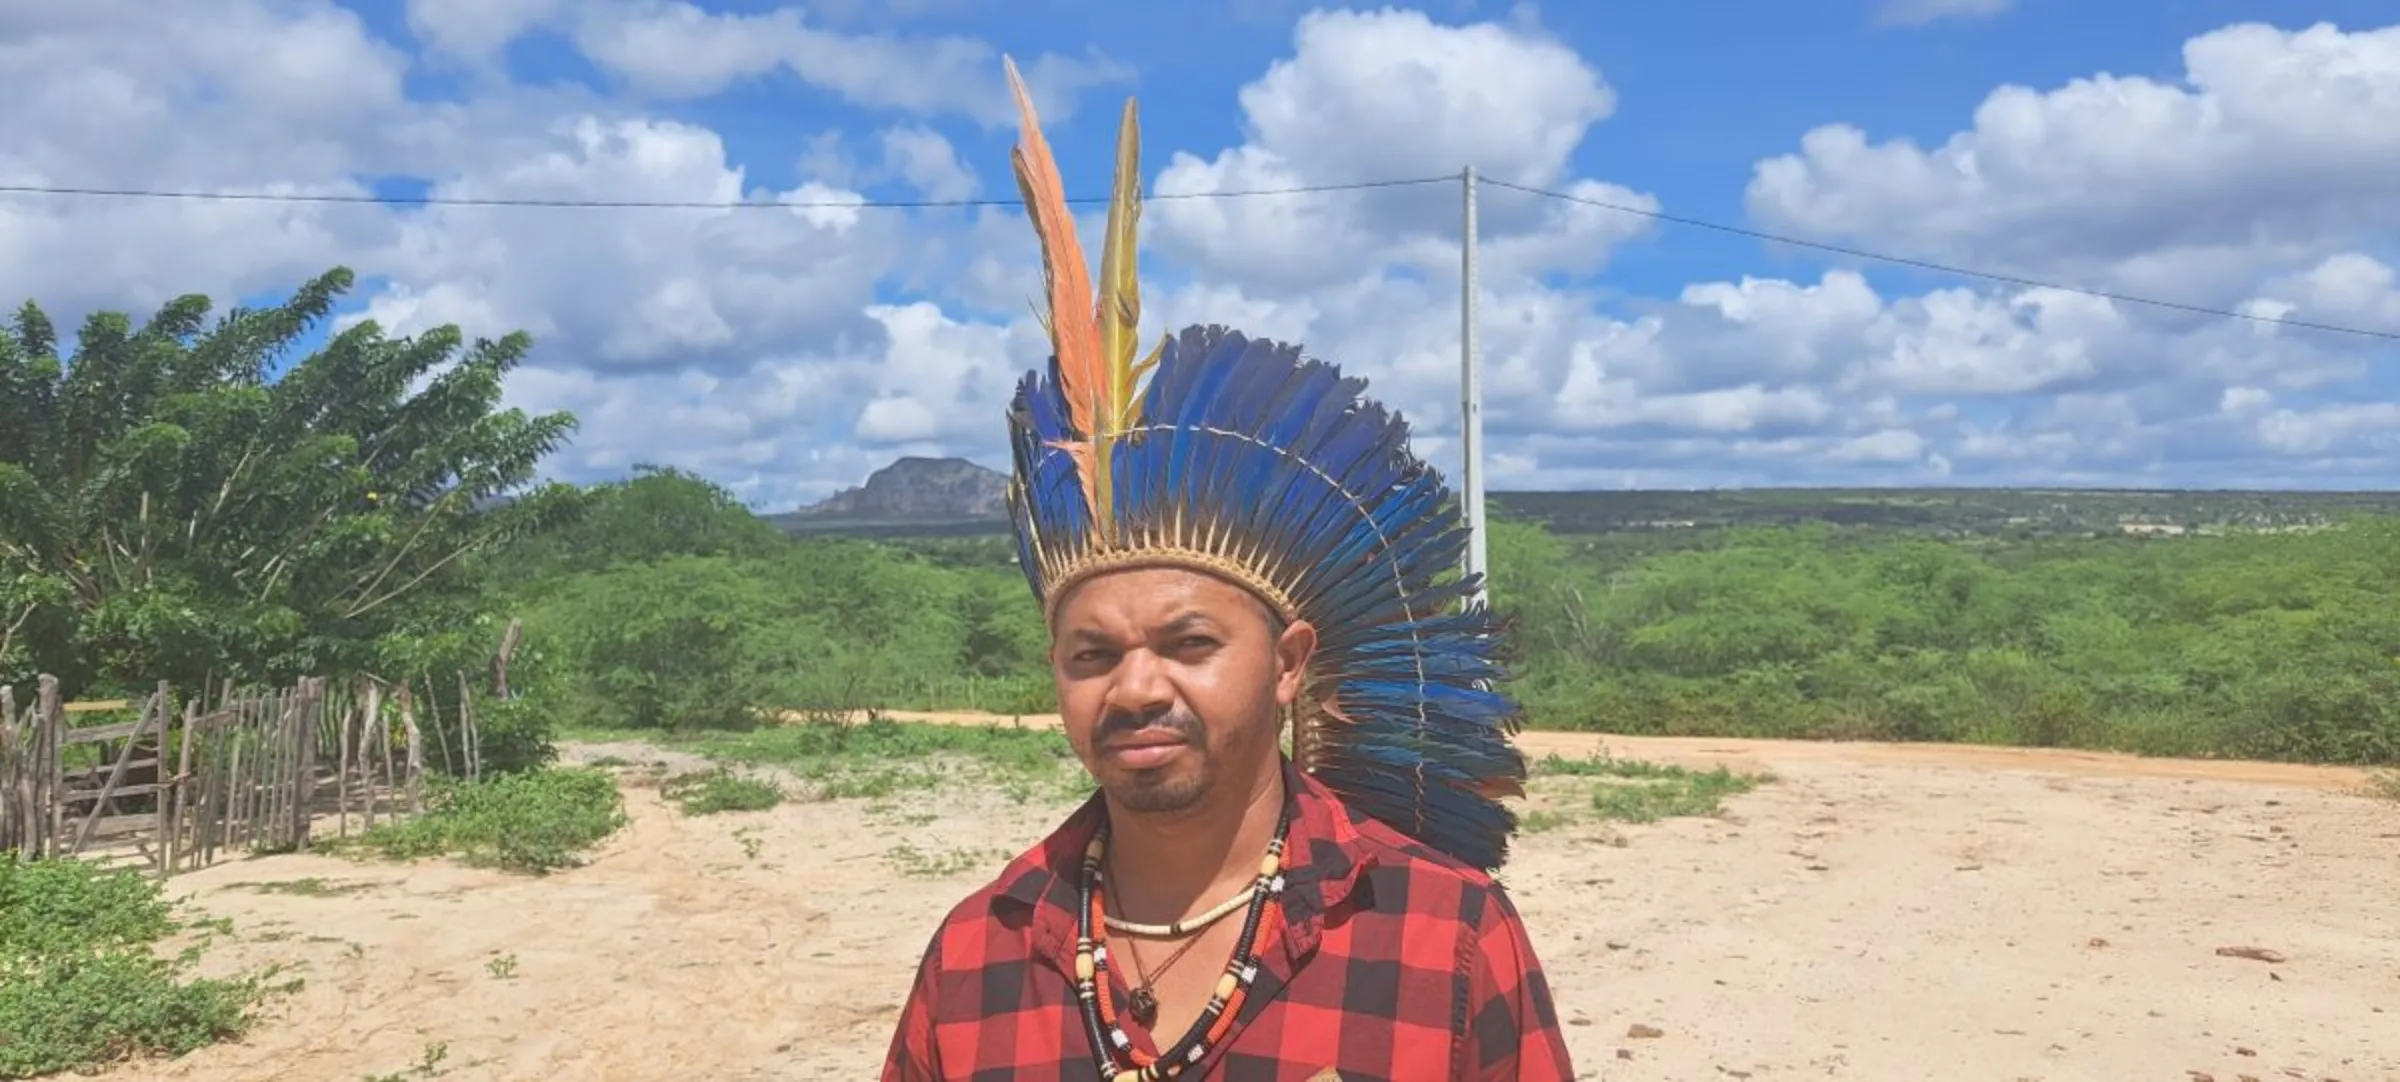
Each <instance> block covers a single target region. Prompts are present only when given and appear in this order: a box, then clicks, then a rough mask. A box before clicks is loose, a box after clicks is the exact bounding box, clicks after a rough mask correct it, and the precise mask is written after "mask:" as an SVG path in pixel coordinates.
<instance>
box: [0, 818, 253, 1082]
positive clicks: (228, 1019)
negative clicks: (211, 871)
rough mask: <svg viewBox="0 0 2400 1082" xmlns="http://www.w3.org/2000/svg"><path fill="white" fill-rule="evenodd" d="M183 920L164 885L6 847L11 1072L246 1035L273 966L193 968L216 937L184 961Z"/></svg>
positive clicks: (4, 996)
mask: <svg viewBox="0 0 2400 1082" xmlns="http://www.w3.org/2000/svg"><path fill="white" fill-rule="evenodd" d="M191 929H199V930H202V931H203V932H204V933H212V934H213V933H221V932H223V931H226V930H227V929H226V928H225V927H224V926H222V925H221V923H220V922H191V923H184V922H179V921H178V920H176V918H175V914H174V912H173V910H172V907H171V906H170V905H169V903H168V902H167V901H166V900H165V899H164V898H163V897H162V895H161V892H160V889H159V886H158V884H156V883H154V882H152V881H151V880H149V879H148V878H147V877H145V876H143V875H142V874H140V873H138V872H133V871H125V870H116V871H111V870H104V869H101V868H98V867H96V866H94V865H91V864H88V863H85V862H82V861H76V860H44V861H32V862H21V861H19V860H18V859H17V857H16V856H15V855H14V854H0V1079H21V1078H35V1077H39V1076H42V1075H49V1074H55V1073H58V1072H61V1071H70V1070H86V1069H89V1068H93V1067H96V1066H99V1065H102V1064H108V1063H115V1062H119V1061H123V1060H128V1059H134V1058H139V1057H145V1056H160V1055H164V1056H179V1055H182V1054H184V1053H186V1052H190V1051H192V1050H193V1049H196V1048H200V1047H202V1046H205V1045H208V1044H213V1043H215V1042H217V1041H222V1040H228V1039H231V1038H234V1037H238V1036H240V1035H241V1034H242V1033H243V1032H245V1031H246V1030H247V1029H248V1028H249V1026H250V1023H251V1021H252V1014H251V1009H252V1007H253V1006H255V1004H256V1003H257V1002H258V1000H259V999H260V998H262V997H263V996H264V995H266V994H268V993H270V992H274V991H283V990H288V989H289V988H291V987H296V985H283V986H279V987H269V986H268V985H266V984H265V981H266V980H267V979H268V978H269V977H271V976H272V975H273V973H274V971H273V970H265V971H261V972H259V973H257V974H254V975H251V976H248V977H243V978H240V979H231V980H222V979H202V978H190V977H188V976H187V974H188V971H189V969H190V968H191V966H192V965H193V964H194V963H195V962H196V961H198V959H199V956H200V954H201V953H202V951H203V949H204V947H205V945H206V943H207V940H208V938H209V935H208V934H204V935H203V936H202V937H201V941H200V942H199V943H197V944H195V945H193V946H191V947H189V948H186V949H185V950H184V951H183V952H181V953H180V954H178V955H177V956H175V957H173V958H166V957H161V956H160V955H159V954H158V953H157V946H158V944H159V942H160V941H161V940H164V939H165V938H166V937H167V936H169V935H172V934H174V933H176V932H178V931H184V930H191Z"/></svg>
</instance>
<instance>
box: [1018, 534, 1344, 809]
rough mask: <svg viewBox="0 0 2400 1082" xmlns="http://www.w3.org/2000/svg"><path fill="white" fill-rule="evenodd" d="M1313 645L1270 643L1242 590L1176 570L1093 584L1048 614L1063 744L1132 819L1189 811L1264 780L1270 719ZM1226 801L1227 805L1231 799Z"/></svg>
mask: <svg viewBox="0 0 2400 1082" xmlns="http://www.w3.org/2000/svg"><path fill="white" fill-rule="evenodd" d="M1315 646H1316V633H1315V631H1314V629H1312V628H1310V627H1309V626H1308V625H1307V624H1305V623H1295V624H1292V625H1290V626H1288V627H1285V628H1282V629H1281V630H1280V631H1278V629H1277V628H1276V626H1275V620H1274V617H1273V615H1272V614H1271V613H1270V612H1269V611H1268V610H1267V607H1266V606H1265V605H1264V604H1262V603H1261V602H1260V601H1259V600H1258V599H1257V598H1255V597H1253V596H1252V595H1251V594H1250V593H1249V592H1247V591H1245V590H1243V589H1241V588H1239V587H1237V586H1234V585H1232V584H1230V583H1227V582H1225V581H1224V580H1222V579H1218V578H1215V577H1212V576H1209V575H1203V574H1199V573H1197V572H1192V571H1184V570H1181V569H1177V568H1139V569H1134V570H1128V571H1118V572H1112V573H1109V574H1105V575H1100V576H1095V577H1094V578H1092V579H1090V580H1087V581H1086V582H1084V583H1083V584H1082V585H1080V586H1077V587H1076V588H1075V590H1074V592H1073V593H1071V594H1070V595H1068V596H1067V597H1066V598H1065V600H1064V602H1063V603H1062V604H1060V605H1059V607H1058V614H1057V617H1056V624H1055V626H1054V627H1053V629H1052V632H1051V653H1050V663H1051V674H1052V677H1053V678H1054V680H1055V681H1056V683H1057V686H1058V702H1059V713H1060V715H1061V717H1062V718H1063V719H1064V720H1065V725H1066V731H1067V740H1068V742H1069V743H1070V744H1072V745H1073V746H1074V748H1075V754H1076V755H1078V756H1079V757H1081V758H1082V760H1083V765H1084V767H1085V769H1088V770H1090V771H1091V773H1092V777H1093V778H1094V779H1096V780H1097V781H1098V782H1099V783H1100V787H1101V789H1102V790H1104V791H1106V792H1107V793H1108V795H1109V796H1110V797H1111V798H1113V799H1114V800H1115V801H1116V802H1117V803H1118V804H1120V805H1122V806H1123V807H1125V808H1127V809H1129V810H1132V811H1139V812H1154V813H1169V814H1171V813H1178V812H1185V811H1190V810H1192V809H1193V808H1196V807H1199V806H1200V805H1201V804H1202V803H1203V802H1204V801H1206V800H1207V799H1208V797H1209V795H1210V794H1211V793H1215V792H1219V791H1220V790H1221V789H1224V788H1227V787H1230V788H1232V789H1234V790H1235V791H1237V793H1246V792H1248V791H1249V790H1250V788H1251V786H1252V785H1253V784H1254V783H1255V782H1256V781H1257V780H1258V778H1259V774H1260V773H1261V772H1262V771H1267V770H1274V769H1277V764H1278V763H1279V748H1278V746H1277V739H1278V737H1279V736H1280V729H1281V720H1282V712H1281V707H1283V706H1284V705H1286V704H1289V703H1290V702H1291V701H1292V700H1293V698H1294V697H1295V696H1297V695H1298V694H1299V691H1300V679H1301V674H1302V672H1303V670H1304V669H1305V667H1306V664H1307V661H1308V655H1309V652H1310V651H1311V650H1313V649H1314V648H1315ZM1237 799H1238V797H1237Z"/></svg>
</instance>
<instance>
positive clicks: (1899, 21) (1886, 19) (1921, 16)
mask: <svg viewBox="0 0 2400 1082" xmlns="http://www.w3.org/2000/svg"><path fill="white" fill-rule="evenodd" d="M2016 6H2017V0H1883V4H1882V6H1881V7H1879V8H1877V9H1876V11H1875V20H1876V21H1877V22H1880V23H1883V24H1885V25H1887V26H1923V25H1925V24H1926V23H1930V22H1938V21H1940V20H1942V19H1985V18H1990V17H1991V16H1994V15H1998V14H2001V13H2002V12H2005V11H2007V10H2009V9H2010V8H2013V7H2016Z"/></svg>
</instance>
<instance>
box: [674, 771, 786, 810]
mask: <svg viewBox="0 0 2400 1082" xmlns="http://www.w3.org/2000/svg"><path fill="white" fill-rule="evenodd" d="M658 795H660V796H662V797H665V798H666V799H668V800H671V801H674V802H675V803H676V805H677V806H679V807H681V808H682V809H683V814H685V815H715V814H717V813H719V812H749V811H766V810H767V809H769V808H772V807H775V806H776V805H778V804H781V803H783V787H782V786H780V785H777V784H775V783H774V782H771V781H768V780H766V779H764V778H754V777H750V776H748V775H744V774H736V773H734V772H732V771H730V770H726V769H724V768H722V767H720V768H718V769H716V770H712V771H709V772H707V773H704V774H681V775H677V776H676V777H672V778H668V779H667V780H666V781H665V782H664V783H662V784H661V785H660V786H659V787H658Z"/></svg>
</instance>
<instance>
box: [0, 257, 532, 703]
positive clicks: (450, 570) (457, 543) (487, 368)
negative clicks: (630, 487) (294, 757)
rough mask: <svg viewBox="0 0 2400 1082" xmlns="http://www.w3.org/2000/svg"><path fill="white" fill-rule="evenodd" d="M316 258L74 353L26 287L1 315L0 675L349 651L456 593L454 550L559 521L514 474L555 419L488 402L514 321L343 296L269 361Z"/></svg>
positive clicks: (282, 667) (335, 664)
mask: <svg viewBox="0 0 2400 1082" xmlns="http://www.w3.org/2000/svg"><path fill="white" fill-rule="evenodd" d="M351 282H352V277H351V274H350V272H349V271H348V270H347V269H343V268H336V269H334V270H332V271H330V272H328V273H326V274H325V275H323V276H321V277H319V278H317V279H315V280H314V281H311V282H309V283H307V284H306V285H304V286H302V287H301V288H300V289H299V290H298V291H297V292H296V293H295V294H294V295H293V297H292V298H291V299H290V300H289V301H287V302H285V303H283V304H281V305H277V306H275V307H270V308H262V309H236V310H233V311H229V312H227V313H225V315H224V316H223V317H221V318H219V319H217V320H216V321H215V322H214V323H213V324H211V323H210V322H209V320H208V315H209V310H210V304H209V301H208V299H207V298H206V297H202V296H186V297H181V298H178V299H176V300H174V301H172V302H170V303H168V304H167V305H166V306H164V307H163V308H161V309H160V310H159V311H158V313H157V314H156V315H154V316H152V317H151V318H150V319H149V320H148V321H147V322H145V323H142V324H140V325H138V326H137V325H135V324H134V323H133V322H132V321H131V320H130V319H129V318H128V317H127V316H125V315H123V314H120V313H115V312H102V313H98V314H95V315H93V316H91V317H90V318H89V319H88V320H87V321H86V322H85V323H84V325H83V328H82V330H81V332H80V333H79V334H78V335H77V336H76V343H75V351H74V355H73V357H72V359H66V360H62V359H61V358H60V357H59V354H58V348H59V335H58V333H57V331H56V328H55V327H54V326H53V325H52V322H51V320H50V318H49V316H48V315H46V314H45V313H44V312H43V311H42V309H41V308H40V307H39V306H37V305H35V304H33V303H31V302H28V303H27V304H26V305H25V306H24V307H22V308H21V309H19V310H18V312H17V315H16V318H15V319H14V321H13V322H12V323H11V324H10V325H9V326H8V327H7V328H6V329H5V332H4V333H0V416H6V417H7V418H8V424H6V425H5V426H0V606H5V607H6V608H0V628H15V629H16V631H17V633H16V634H15V635H14V636H12V637H10V638H8V639H7V640H6V648H7V649H8V650H9V651H10V653H9V654H8V655H6V656H0V664H5V665H6V667H7V668H6V671H5V672H4V673H0V678H6V679H9V680H12V681H13V680H22V679H24V678H26V677H27V676H29V675H30V674H31V673H32V672H34V671H37V670H38V671H47V672H52V673H55V674H57V675H58V676H60V678H61V679H62V680H64V681H66V682H67V683H68V685H69V686H70V687H73V688H77V689H82V688H87V687H114V688H130V687H140V686H145V685H147V684H148V683H149V682H150V681H153V680H157V679H160V678H165V679H169V680H173V681H177V682H179V683H181V684H183V685H185V686H192V685H193V684H196V683H197V682H199V681H201V680H203V679H207V678H210V677H214V678H216V679H219V680H222V679H225V678H233V679H237V680H277V681H280V680H285V679H290V678H293V677H295V676H299V675H302V674H306V673H312V672H313V673H322V672H334V671H341V670H344V669H349V670H353V671H356V670H358V669H363V668H371V667H372V666H373V664H374V662H375V660H376V658H377V654H378V651H379V650H381V649H383V648H384V647H385V645H386V644H385V643H383V642H382V639H383V637H384V636H385V634H386V633H387V632H389V631H391V630H392V629H394V628H397V627H402V626H405V625H407V624H408V623H409V621H410V619H411V617H412V615H414V616H416V617H418V618H419V619H420V620H421V619H422V618H423V616H424V614H425V613H426V612H427V611H429V610H439V609H441V608H442V607H443V606H446V605H447V606H458V605H462V604H465V603H467V599H470V598H471V597H472V594H473V591H474V589H475V583H474V581H473V579H472V577H471V576H470V575H468V574H467V573H466V568H465V565H464V560H465V558H466V557H468V556H469V555H470V554H473V553H475V552H478V551H480V550H484V549H487V548H489V547H491V546H493V545H496V544H498V543H501V542H503V541H506V540H509V539H511V538H515V537H519V536H522V535H526V534H529V533H532V532H535V531H538V530H540V529H542V528H544V527H547V526H550V525H553V524H555V523H556V522H557V521H559V520H560V518H561V516H562V514H563V513H564V512H565V511H566V510H568V509H569V506H570V504H569V502H568V501H567V500H566V499H564V490H563V489H561V488H560V487H557V486H543V487H541V488H537V489H534V490H533V491H532V492H531V493H530V494H527V495H523V496H519V497H517V498H515V499H506V498H503V497H504V496H505V494H507V493H509V492H511V491H512V490H515V489H517V488H519V487H520V486H523V485H525V484H526V483H527V482H529V481H530V480H531V479H532V477H533V476H534V473H535V470H536V468H537V466H538V464H539V463H540V461H541V460H542V459H543V457H544V456H546V455H547V454H549V453H550V452H551V451H552V450H553V449H554V448H556V447H557V446H558V445H559V444H560V443H561V442H562V441H563V440H564V439H566V438H567V437H568V435H569V434H570V433H571V432H572V431H573V429H574V425H575V422H574V419H573V418H572V417H571V416H569V415H567V414H564V413H552V414H545V415H541V416H529V415H527V414H526V413H524V412H523V411H520V410H516V409H502V408H500V407H499V402H500V397H501V384H502V380H503V379H504V378H505V377H506V375H507V374H508V373H509V371H510V370H512V369H513V368H515V367H516V366H517V364H518V363H519V362H520V361H521V360H522V359H523V358H524V356H525V353H526V351H527V349H528V348H529V347H530V345H531V340H530V339H529V338H528V337H527V336H526V335H524V334H522V333H518V334H512V335H509V336H508V337H505V338H502V339H500V340H498V341H477V342H475V343H474V344H472V345H471V346H466V347H465V348H463V349H462V348H461V347H462V342H461V337H460V334H459V332H458V330H457V328H455V327H443V328H438V329H435V330H432V331H428V332H426V333H424V334H422V335H419V336H417V337H415V338H392V337H388V336H386V335H385V334H384V333H383V331H382V330H381V329H380V328H379V327H378V326H377V325H376V324H374V323H373V322H371V321H369V322H362V323H360V324H358V325H356V326H353V327H351V328H349V329H348V330H346V331H343V332H341V333H339V334H337V335H334V336H333V337H332V338H331V340H329V341H328V342H326V343H325V345H324V346H323V347H322V348H320V349H318V350H316V351H315V352H313V353H310V354H308V355H307V356H305V357H302V358H300V359H299V360H297V361H296V362H293V363H290V364H289V366H288V367H285V368H283V370H282V371H281V372H280V374H279V373H278V371H277V369H278V367H279V366H280V365H282V363H283V362H285V361H286V360H288V359H289V358H290V357H291V356H292V355H293V354H294V353H296V352H298V350H297V346H298V343H299V342H300V341H301V340H302V338H303V337H304V336H306V335H308V334H309V333H310V332H311V331H312V330H314V329H315V328H316V327H318V326H319V325H320V324H322V323H323V321H324V320H325V319H326V317H327V316H328V315H329V314H330V313H331V311H332V309H333V306H334V304H335V302H336V300H337V299H338V298H339V297H340V296H341V294H342V293H343V292H345V291H346V290H347V289H348V288H349V287H350V285H351Z"/></svg>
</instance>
